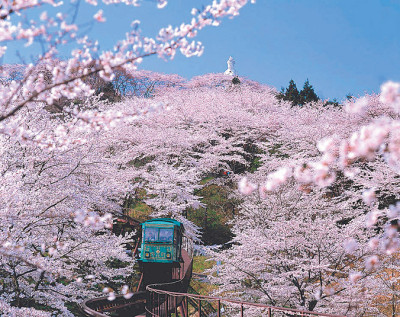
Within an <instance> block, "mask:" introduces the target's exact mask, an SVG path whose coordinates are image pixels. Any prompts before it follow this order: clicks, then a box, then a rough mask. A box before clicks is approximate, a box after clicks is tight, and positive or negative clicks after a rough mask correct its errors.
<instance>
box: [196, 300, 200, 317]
mask: <svg viewBox="0 0 400 317" xmlns="http://www.w3.org/2000/svg"><path fill="white" fill-rule="evenodd" d="M197 307H198V309H199V317H201V300H200V299H199V300H198V302H197Z"/></svg>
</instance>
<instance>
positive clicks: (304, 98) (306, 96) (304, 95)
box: [300, 79, 319, 105]
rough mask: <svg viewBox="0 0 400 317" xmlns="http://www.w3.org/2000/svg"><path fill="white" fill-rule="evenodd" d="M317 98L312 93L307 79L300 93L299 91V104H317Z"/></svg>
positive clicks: (312, 89)
mask: <svg viewBox="0 0 400 317" xmlns="http://www.w3.org/2000/svg"><path fill="white" fill-rule="evenodd" d="M318 100H319V97H318V96H317V94H316V93H315V91H314V88H313V86H312V85H311V84H310V82H309V81H308V79H307V80H306V81H305V83H304V86H303V89H302V91H300V104H301V105H305V104H306V103H309V102H317V101H318Z"/></svg>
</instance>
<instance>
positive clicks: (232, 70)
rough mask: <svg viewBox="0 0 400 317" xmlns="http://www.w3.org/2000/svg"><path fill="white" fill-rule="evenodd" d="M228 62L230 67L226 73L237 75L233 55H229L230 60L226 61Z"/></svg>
mask: <svg viewBox="0 0 400 317" xmlns="http://www.w3.org/2000/svg"><path fill="white" fill-rule="evenodd" d="M226 63H227V64H228V69H227V70H226V71H225V73H224V74H225V75H231V76H236V70H235V60H234V59H233V58H232V56H229V59H228V61H227V62H226Z"/></svg>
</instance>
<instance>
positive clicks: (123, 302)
mask: <svg viewBox="0 0 400 317" xmlns="http://www.w3.org/2000/svg"><path fill="white" fill-rule="evenodd" d="M146 298H147V297H146V292H144V291H143V292H137V293H135V294H133V296H132V297H131V298H129V299H126V298H125V297H124V296H123V295H117V296H116V298H115V299H114V300H112V301H110V300H108V297H107V296H103V297H96V298H93V299H88V300H85V301H84V302H83V303H81V305H80V306H81V309H82V311H83V312H84V313H85V314H86V315H87V316H93V317H110V315H106V314H105V313H109V312H113V311H117V310H118V311H129V313H130V314H131V316H135V315H136V314H137V315H139V314H142V313H143V312H144V309H145V304H146Z"/></svg>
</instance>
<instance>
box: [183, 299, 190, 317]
mask: <svg viewBox="0 0 400 317" xmlns="http://www.w3.org/2000/svg"><path fill="white" fill-rule="evenodd" d="M183 302H184V303H185V307H184V310H185V317H188V316H189V301H188V298H187V296H185V298H184V301H183Z"/></svg>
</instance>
